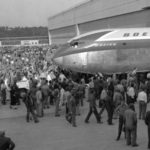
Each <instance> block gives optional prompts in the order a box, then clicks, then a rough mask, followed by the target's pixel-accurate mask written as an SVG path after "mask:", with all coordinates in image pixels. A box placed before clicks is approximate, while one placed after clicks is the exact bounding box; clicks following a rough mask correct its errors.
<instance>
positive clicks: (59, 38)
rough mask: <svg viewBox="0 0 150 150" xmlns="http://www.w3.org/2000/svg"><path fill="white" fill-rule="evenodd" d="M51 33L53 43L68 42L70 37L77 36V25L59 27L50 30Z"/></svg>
mask: <svg viewBox="0 0 150 150" xmlns="http://www.w3.org/2000/svg"><path fill="white" fill-rule="evenodd" d="M49 32H50V34H51V39H52V43H53V44H63V43H66V42H67V41H68V40H69V39H71V38H72V37H74V36H76V34H77V33H76V26H75V25H73V26H69V27H65V28H59V29H55V30H50V31H49Z"/></svg>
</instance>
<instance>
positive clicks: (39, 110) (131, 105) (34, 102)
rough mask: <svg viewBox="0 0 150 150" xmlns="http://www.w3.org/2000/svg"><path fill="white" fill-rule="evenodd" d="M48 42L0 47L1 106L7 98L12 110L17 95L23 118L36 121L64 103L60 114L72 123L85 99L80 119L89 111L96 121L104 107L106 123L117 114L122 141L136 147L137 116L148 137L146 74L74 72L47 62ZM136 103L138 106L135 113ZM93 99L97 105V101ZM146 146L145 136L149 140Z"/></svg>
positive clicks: (149, 92) (57, 110)
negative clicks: (23, 109)
mask: <svg viewBox="0 0 150 150" xmlns="http://www.w3.org/2000/svg"><path fill="white" fill-rule="evenodd" d="M48 55H49V56H51V55H52V50H51V49H50V48H49V47H19V48H14V49H9V48H6V49H2V51H1V62H0V66H1V72H0V79H1V80H0V97H1V103H2V105H6V103H7V102H10V109H17V107H19V105H20V101H21V100H22V101H23V102H24V104H25V106H26V108H27V115H26V121H27V122H30V120H31V118H32V119H33V120H34V122H35V123H38V122H39V121H40V117H44V114H45V109H49V108H50V106H51V105H53V106H55V113H54V114H55V117H60V115H61V113H60V111H61V109H62V108H65V118H66V120H67V121H68V122H69V123H70V124H71V125H72V126H73V127H77V122H76V116H80V115H81V109H82V107H83V106H84V105H85V103H86V101H87V102H88V103H89V112H88V114H87V116H86V118H85V120H84V122H85V123H89V119H90V116H91V114H92V113H94V115H95V117H96V120H97V123H102V121H103V120H102V115H103V112H104V110H105V109H106V111H107V117H108V119H107V122H108V125H113V119H115V118H117V119H118V136H117V138H116V140H117V141H118V140H119V139H120V136H121V133H122V131H124V133H125V139H126V144H127V145H132V146H133V147H135V146H138V144H137V141H136V138H137V123H138V122H137V120H138V119H142V120H144V121H145V123H146V125H147V126H148V135H149V136H148V137H150V112H147V113H146V109H147V104H148V102H149V100H150V74H147V78H140V79H137V74H136V72H134V71H133V72H132V73H130V74H128V77H127V78H122V79H117V78H114V77H112V76H110V75H109V76H108V75H102V74H101V73H97V74H94V75H84V74H83V75H81V74H80V75H79V74H76V80H74V77H73V72H71V71H69V70H64V69H62V68H59V67H58V66H55V65H54V64H53V62H52V61H51V57H48V58H47V56H48ZM135 103H138V105H139V115H138V117H137V113H136V109H135ZM97 104H98V105H97ZM148 148H149V149H150V140H149V142H148Z"/></svg>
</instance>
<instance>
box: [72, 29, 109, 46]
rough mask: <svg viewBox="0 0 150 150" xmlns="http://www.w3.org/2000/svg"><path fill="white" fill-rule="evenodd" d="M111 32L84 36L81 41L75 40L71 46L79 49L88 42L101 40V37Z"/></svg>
mask: <svg viewBox="0 0 150 150" xmlns="http://www.w3.org/2000/svg"><path fill="white" fill-rule="evenodd" d="M109 32H111V31H104V32H98V33H93V34H89V35H86V36H83V37H81V38H79V39H75V40H73V41H72V42H71V43H70V46H72V47H77V46H78V45H81V44H85V43H86V42H91V41H95V40H96V39H98V38H100V37H101V36H103V35H105V34H107V33H109Z"/></svg>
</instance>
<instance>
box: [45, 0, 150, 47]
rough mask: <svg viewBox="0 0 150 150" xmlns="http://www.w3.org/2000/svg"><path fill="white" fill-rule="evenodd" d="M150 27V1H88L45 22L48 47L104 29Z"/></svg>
mask: <svg viewBox="0 0 150 150" xmlns="http://www.w3.org/2000/svg"><path fill="white" fill-rule="evenodd" d="M130 27H150V0H87V1H85V2H83V3H81V4H79V5H78V6H75V7H73V8H70V9H69V10H66V11H64V12H61V13H59V14H56V15H55V16H51V17H49V18H48V31H49V43H50V44H63V43H65V42H67V41H68V40H69V39H71V38H72V37H75V36H76V35H79V34H83V33H85V32H88V31H92V30H97V29H107V28H130Z"/></svg>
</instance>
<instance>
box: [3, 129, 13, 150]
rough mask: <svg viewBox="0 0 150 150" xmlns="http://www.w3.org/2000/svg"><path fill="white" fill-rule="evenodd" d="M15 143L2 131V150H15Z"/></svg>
mask: <svg viewBox="0 0 150 150" xmlns="http://www.w3.org/2000/svg"><path fill="white" fill-rule="evenodd" d="M14 148H15V143H14V142H13V141H12V140H11V139H10V138H9V137H6V136H5V132H3V131H0V150H13V149H14Z"/></svg>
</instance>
